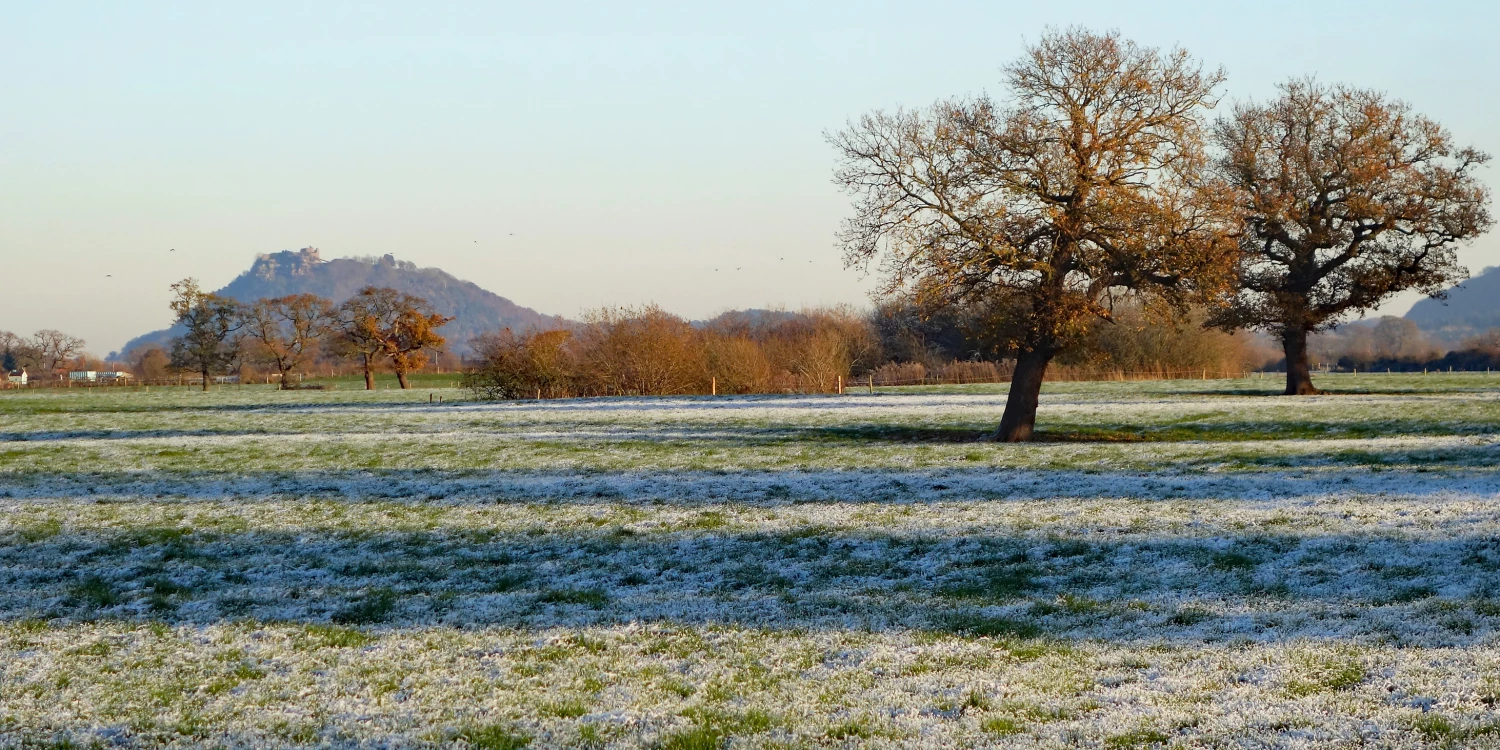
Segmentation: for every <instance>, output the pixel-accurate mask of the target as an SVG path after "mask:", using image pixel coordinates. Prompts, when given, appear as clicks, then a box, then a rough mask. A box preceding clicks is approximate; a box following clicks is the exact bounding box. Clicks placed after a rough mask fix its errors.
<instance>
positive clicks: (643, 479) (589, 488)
mask: <svg viewBox="0 0 1500 750" xmlns="http://www.w3.org/2000/svg"><path fill="white" fill-rule="evenodd" d="M1497 452H1500V446H1493V447H1490V448H1487V449H1486V450H1485V451H1483V452H1480V453H1474V452H1460V453H1457V454H1455V455H1453V456H1448V457H1447V460H1449V461H1452V462H1461V463H1458V464H1457V465H1455V466H1451V467H1449V468H1447V469H1443V468H1442V463H1443V457H1442V456H1441V455H1440V454H1438V453H1435V452H1431V451H1427V452H1422V453H1419V454H1406V455H1399V456H1398V455H1397V454H1396V453H1394V452H1386V453H1374V454H1372V453H1369V452H1365V451H1360V452H1358V455H1356V456H1354V457H1352V458H1351V459H1350V463H1354V464H1357V465H1355V466H1351V467H1347V468H1346V467H1339V466H1337V465H1336V464H1335V463H1333V461H1332V460H1325V461H1324V463H1322V464H1321V465H1319V466H1316V467H1313V470H1311V471H1309V470H1307V468H1308V467H1305V466H1298V465H1291V466H1288V467H1286V470H1285V471H1277V470H1270V471H1234V472H1226V471H1217V470H1215V471H1201V470H1195V469H1194V468H1193V467H1191V466H1187V467H1177V468H1172V467H1164V469H1162V470H1156V471H1128V470H1098V471H1087V470H1075V469H1060V470H1049V469H1008V468H991V467H984V466H977V467H972V468H969V467H943V468H919V469H890V468H876V467H862V468H853V469H810V470H800V469H786V470H734V471H723V470H663V469H641V470H636V471H591V470H582V471H572V470H560V471H559V470H514V471H508V470H503V469H474V470H458V471H448V470H435V469H369V470H341V471H316V470H314V471H281V472H278V471H253V472H244V471H238V472H237V471H188V472H165V471H150V472H89V473H84V472H34V473H29V474H27V473H9V474H0V500H4V499H7V498H8V499H10V500H9V502H11V503H15V502H25V501H26V500H27V499H28V498H37V499H44V500H47V501H57V500H68V499H78V500H87V501H95V500H101V501H102V500H116V501H120V502H133V501H135V500H136V499H139V498H163V499H166V500H169V501H171V502H183V501H188V502H205V503H215V504H217V503H224V504H230V505H233V504H235V503H239V502H244V501H255V500H257V499H279V498H296V499H305V500H321V501H331V502H346V503H364V502H403V503H430V504H439V505H444V504H462V505H488V504H508V503H520V504H530V503H537V502H552V503H570V504H620V503H624V504H669V505H675V506H683V507H694V506H704V505H716V504H720V503H724V502H735V503H745V504H757V505H785V504H794V503H801V502H835V503H860V504H898V505H899V504H909V503H926V502H947V501H963V500H1012V501H1023V500H1049V499H1069V498H1086V499H1097V498H1124V499H1132V500H1145V501H1150V500H1188V499H1193V500H1224V499H1231V500H1232V499H1240V498H1255V499H1260V500H1270V499H1302V500H1305V501H1308V502H1315V501H1317V500H1319V499H1321V498H1326V497H1328V496H1329V495H1361V496H1369V495H1375V496H1390V497H1393V498H1396V499H1397V500H1398V501H1401V502H1406V501H1408V500H1409V499H1411V498H1422V497H1431V496H1447V495H1452V494H1469V495H1475V496H1479V497H1489V496H1493V495H1496V494H1500V461H1495V460H1494V458H1495V454H1496V453H1497ZM986 456H987V454H985V453H982V452H976V453H974V454H972V457H973V458H974V459H975V460H984V459H985V458H986ZM1321 458H1323V459H1331V458H1332V457H1326V456H1325V457H1321ZM1224 460H1225V457H1224V456H1219V455H1215V456H1213V457H1212V461H1213V462H1214V463H1215V464H1220V463H1222V462H1223V461H1224ZM1268 467H1269V468H1273V469H1274V468H1275V465H1274V464H1269V463H1268ZM1403 469H1404V470H1403Z"/></svg>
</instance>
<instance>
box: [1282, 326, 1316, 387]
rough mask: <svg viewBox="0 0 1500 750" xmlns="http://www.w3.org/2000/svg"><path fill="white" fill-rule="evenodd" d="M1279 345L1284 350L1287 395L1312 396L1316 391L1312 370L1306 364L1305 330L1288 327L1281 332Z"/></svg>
mask: <svg viewBox="0 0 1500 750" xmlns="http://www.w3.org/2000/svg"><path fill="white" fill-rule="evenodd" d="M1281 346H1282V349H1283V350H1284V351H1285V352H1286V391H1285V394H1286V395H1288V396H1312V395H1315V394H1317V393H1318V389H1317V388H1314V387H1313V384H1312V372H1311V369H1310V368H1309V367H1308V366H1307V331H1304V330H1302V329H1301V328H1288V329H1287V330H1286V331H1284V332H1283V333H1282V334H1281Z"/></svg>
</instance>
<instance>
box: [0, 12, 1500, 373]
mask: <svg viewBox="0 0 1500 750" xmlns="http://www.w3.org/2000/svg"><path fill="white" fill-rule="evenodd" d="M433 6H439V7H438V8H437V9H434V7H433ZM1496 8H1497V6H1496V5H1495V4H1491V3H1482V4H1481V3H1459V2H1449V3H1442V2H1428V3H1379V2H1326V1H1320V2H1307V1H1306V0H1303V1H1301V2H1285V3H1279V2H1257V3H1234V4H1223V5H1219V4H1214V3H1205V2H1197V3H1168V2H1159V3H1152V2H1132V3H1102V2H1074V3H1062V4H1040V3H1024V4H1023V3H1001V2H988V3H981V2H974V3H959V2H947V3H945V2H923V3H910V2H907V3H871V2H864V3H831V2H830V3H772V2H758V3H745V4H743V5H742V6H740V8H739V9H734V8H725V7H720V4H714V3H702V2H698V3H635V4H632V5H631V6H630V7H628V8H625V7H621V4H615V3H584V2H579V3H548V4H541V3H526V4H509V3H497V2H485V3H472V4H464V3H443V4H432V3H400V4H397V3H381V2H370V1H364V2H347V3H334V2H319V3H274V2H262V3H255V4H243V3H242V4H234V5H231V4H226V3H186V2H184V3H178V4H167V3H147V2H131V3H119V4H104V3H35V2H26V3H12V2H0V269H3V277H4V279H5V284H4V291H3V292H0V299H3V300H4V304H3V307H0V328H6V329H11V330H15V331H17V332H21V333H29V332H31V331H33V330H35V329H37V328H42V327H55V328H61V329H64V330H67V331H70V332H74V333H76V334H78V335H82V336H84V337H85V338H86V339H88V341H89V348H90V349H91V350H93V351H95V352H97V353H106V352H108V351H110V350H111V349H113V348H116V347H118V346H119V345H120V344H122V343H123V342H124V341H125V340H126V339H127V338H129V337H131V336H133V335H135V334H138V333H141V332H144V331H146V330H150V329H153V328H157V327H161V326H163V325H165V324H166V323H167V322H168V320H169V315H168V313H167V310H166V301H167V296H168V292H167V285H168V284H170V283H171V282H173V281H175V280H177V279H180V278H182V277H184V276H189V275H191V276H196V277H198V278H200V279H201V280H202V281H203V282H205V283H206V284H207V285H208V286H210V287H217V286H219V285H222V284H224V283H226V282H228V281H229V280H230V279H231V278H233V277H234V276H235V275H236V274H238V273H239V272H240V271H242V270H244V269H245V268H246V267H248V265H249V264H250V262H251V261H252V260H253V258H254V256H255V254H256V253H261V252H271V251H275V250H284V249H293V248H297V247H302V246H307V245H312V246H316V247H319V248H321V249H322V250H323V253H324V257H337V256H344V255H379V254H384V253H394V254H395V255H396V256H397V257H399V258H402V259H405V260H410V261H413V262H415V263H417V264H418V265H423V266H439V267H442V268H444V269H446V270H448V271H450V272H452V273H454V274H455V275H457V276H459V277H461V278H465V279H469V280H472V281H475V282H477V283H479V284H480V285H482V286H484V287H486V288H489V289H491V290H493V291H495V292H497V293H499V294H502V295H504V296H507V297H510V298H511V299H513V300H515V301H516V302H518V303H520V304H523V305H527V306H530V307H534V308H536V309H538V310H541V311H543V312H546V313H557V314H563V315H569V316H572V315H577V314H578V313H579V312H580V311H581V310H583V309H587V308H591V307H596V306H599V305H603V304H635V303H641V302H646V301H655V302H659V303H661V304H662V305H664V306H665V307H667V308H669V309H671V310H674V311H676V312H679V313H681V314H684V315H688V316H690V317H704V316H707V315H711V314H714V313H716V312H719V311H721V310H724V309H727V308H736V307H749V306H767V305H784V306H788V307H798V306H802V305H808V304H819V303H835V302H853V303H859V304H864V303H865V302H866V301H867V292H868V290H869V289H870V288H871V287H872V283H871V279H868V278H862V277H861V275H860V274H859V273H858V272H855V271H846V270H843V268H842V263H841V259H840V256H839V253H838V251H837V249H836V248H835V247H834V242H833V235H834V232H835V231H836V229H837V226H838V221H839V219H840V217H841V216H843V215H844V213H845V212H846V210H847V207H848V201H847V199H846V198H845V197H844V196H842V195H841V194H840V193H838V192H837V190H836V189H835V188H834V187H833V186H832V184H831V183H830V180H829V177H830V174H831V170H832V167H833V163H834V157H833V153H832V151H831V150H830V149H829V148H828V146H827V145H826V144H825V142H824V140H823V132H824V131H825V130H829V129H837V128H838V127H840V126H841V125H842V124H843V123H844V122H845V121H846V120H847V119H848V118H850V117H854V116H857V115H859V114H861V113H863V112H865V111H867V110H870V109H874V108H882V107H893V106H897V105H903V104H905V105H923V104H926V103H929V102H931V101H932V100H934V99H936V98H939V97H945V96H950V95H961V94H975V93H981V92H984V91H989V92H991V93H997V94H998V93H1000V90H999V87H998V79H999V74H998V70H999V68H1000V66H1002V65H1003V64H1005V63H1006V62H1008V61H1010V60H1012V59H1013V58H1014V57H1015V56H1016V55H1017V54H1018V52H1019V50H1020V48H1021V45H1022V44H1023V43H1024V42H1025V40H1027V39H1035V38H1036V37H1037V36H1038V35H1039V34H1041V33H1042V32H1043V30H1044V29H1045V28H1046V27H1047V26H1048V25H1068V24H1083V25H1087V26H1091V27H1094V28H1099V29H1104V28H1118V29H1120V30H1121V31H1122V32H1124V33H1125V34H1126V35H1127V36H1129V37H1131V38H1134V39H1136V40H1138V41H1140V42H1143V43H1147V44H1151V45H1157V46H1170V45H1172V44H1181V45H1182V46H1184V47H1186V48H1187V49H1189V50H1190V51H1192V52H1193V53H1194V54H1195V55H1197V56H1198V57H1199V58H1201V59H1202V60H1204V61H1205V62H1207V63H1209V64H1210V65H1222V66H1224V67H1225V69H1226V71H1227V73H1228V75H1229V80H1228V84H1227V86H1226V88H1225V91H1226V93H1227V94H1228V95H1230V96H1231V97H1240V98H1243V97H1261V96H1265V95H1267V94H1268V93H1269V92H1271V90H1272V87H1273V86H1274V84H1275V83H1277V82H1279V81H1282V80H1285V79H1287V78H1289V77H1292V76H1302V75H1307V74H1317V75H1318V76H1319V77H1320V78H1322V79H1323V80H1326V81H1342V82H1349V83H1353V84H1357V85H1361V86H1368V87H1374V88H1379V89H1382V90H1385V91H1388V92H1390V93H1391V94H1393V95H1396V96H1399V97H1401V98H1404V99H1407V100H1409V101H1411V102H1412V103H1413V104H1415V105H1416V106H1417V108H1418V109H1419V110H1421V111H1422V112H1425V113H1427V114H1429V115H1432V116H1434V117H1436V118H1438V119H1439V120H1440V121H1442V122H1443V123H1445V124H1446V125H1448V126H1449V127H1450V128H1451V129H1452V130H1453V132H1454V134H1455V135H1456V136H1457V138H1458V140H1460V141H1461V142H1465V143H1473V144H1475V145H1478V146H1480V147H1481V148H1484V149H1486V150H1489V151H1492V152H1500V96H1497V93H1496V91H1497V88H1496V78H1497V75H1500V53H1497V50H1496V47H1497V41H1496V39H1495V35H1496V32H1497V30H1500V11H1497V9H1496ZM1485 177H1486V179H1487V180H1488V181H1489V182H1490V183H1491V184H1500V167H1491V168H1489V169H1488V170H1486V174H1485ZM168 248H176V249H177V252H175V253H168V252H167V251H168ZM1463 257H1464V259H1465V260H1466V261H1467V262H1468V263H1469V264H1470V266H1471V268H1472V269H1473V270H1474V271H1476V272H1477V271H1478V270H1479V269H1480V268H1482V267H1484V266H1486V265H1492V264H1500V241H1497V240H1496V239H1495V238H1494V237H1487V238H1485V239H1483V240H1481V241H1480V242H1479V243H1478V244H1476V245H1475V246H1474V247H1473V248H1471V249H1469V250H1466V251H1464V252H1463ZM782 258H785V260H782ZM736 268H739V269H740V270H734V269H736ZM715 269H718V270H717V271H716V270H715ZM106 274H110V275H112V276H113V278H105V275H106ZM1411 301H1412V300H1411V299H1410V298H1404V299H1402V300H1400V301H1398V302H1396V303H1394V304H1392V305H1389V306H1387V308H1386V309H1387V310H1389V311H1393V312H1398V313H1399V312H1402V311H1404V310H1405V308H1406V307H1407V306H1409V305H1410V303H1411Z"/></svg>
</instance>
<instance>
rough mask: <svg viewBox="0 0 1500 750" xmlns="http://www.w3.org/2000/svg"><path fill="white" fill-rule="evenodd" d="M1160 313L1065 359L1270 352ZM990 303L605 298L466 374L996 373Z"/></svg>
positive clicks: (585, 381) (1117, 361)
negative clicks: (634, 301)
mask: <svg viewBox="0 0 1500 750" xmlns="http://www.w3.org/2000/svg"><path fill="white" fill-rule="evenodd" d="M1198 323H1201V314H1200V316H1199V319H1198V320H1197V321H1194V320H1188V321H1182V322H1179V321H1172V320H1160V319H1156V318H1154V317H1153V316H1152V315H1151V314H1150V313H1149V312H1148V311H1146V310H1143V309H1139V308H1131V309H1126V307H1125V306H1122V307H1121V308H1120V310H1118V314H1117V316H1116V319H1115V322H1113V323H1110V324H1106V323H1104V322H1102V321H1098V322H1095V323H1093V324H1092V329H1091V330H1090V331H1089V333H1088V334H1087V335H1086V336H1085V337H1084V340H1083V341H1082V342H1081V343H1080V345H1079V346H1077V347H1074V348H1073V349H1072V350H1070V351H1069V352H1068V354H1067V356H1065V357H1063V358H1062V359H1061V360H1060V361H1061V364H1063V365H1065V366H1067V367H1068V368H1069V372H1068V374H1069V375H1070V376H1073V377H1112V376H1115V375H1129V376H1139V375H1156V376H1165V375H1169V374H1170V373H1174V372H1175V373H1183V372H1187V371H1191V372H1193V373H1199V372H1213V373H1215V374H1219V375H1221V374H1227V373H1241V372H1244V371H1245V370H1246V369H1248V368H1249V367H1251V366H1252V363H1258V362H1260V361H1263V360H1264V359H1266V357H1267V355H1268V353H1267V352H1266V351H1265V350H1264V349H1263V348H1258V347H1257V345H1256V342H1255V340H1254V339H1253V338H1252V337H1250V336H1249V335H1246V334H1240V335H1231V334H1228V333H1225V332H1222V331H1218V330H1214V329H1209V328H1205V327H1203V326H1202V325H1200V324H1198ZM991 329H992V326H991V325H990V323H989V321H988V317H987V312H986V311H984V310H982V309H972V308H946V309H944V310H942V311H939V312H938V313H937V314H923V313H922V312H921V311H920V310H919V309H918V308H916V307H914V306H912V305H910V304H908V303H887V304H885V305H882V306H880V307H877V308H876V309H875V310H873V311H871V312H869V313H860V312H858V311H855V310H853V309H852V308H848V307H835V308H823V309H814V310H805V311H802V312H798V313H789V312H780V311H748V312H736V313H727V314H725V315H721V316H719V317H718V318H715V319H714V320H711V321H708V322H707V323H706V324H699V325H694V324H692V323H690V322H689V321H687V320H685V319H683V318H681V317H678V316H676V315H672V314H671V313H668V312H666V311H664V310H662V309H660V308H659V307H655V306H647V307H643V308H606V309H602V310H598V311H595V312H592V313H589V314H587V315H585V316H584V320H583V322H582V323H581V324H579V325H577V326H574V327H571V328H562V329H556V330H547V331H529V332H521V333H517V332H513V331H510V330H504V331H500V332H498V333H494V334H488V335H485V336H481V337H479V338H478V339H476V340H475V341H474V342H472V343H473V349H474V356H473V357H472V358H471V360H470V362H469V364H470V368H469V370H468V373H467V375H466V379H465V384H466V385H467V386H468V387H470V388H471V389H473V390H474V391H476V392H477V393H478V394H479V395H481V396H483V397H486V398H537V397H546V398H556V397H562V396H594V395H600V396H602V395H670V394H707V393H720V394H742V393H784V392H799V393H817V392H823V393H828V392H833V391H834V390H836V389H837V388H838V386H839V384H840V383H841V382H842V383H845V384H850V383H864V382H873V383H876V384H880V385H895V384H910V383H913V382H926V381H927V380H928V379H929V378H931V379H947V380H960V381H967V382H983V381H996V380H1000V379H1004V378H1007V377H1009V376H1010V375H1011V374H1012V373H1013V370H1014V366H1013V360H1012V359H1011V358H1010V353H1009V352H1008V351H1006V350H1005V349H1004V348H1003V346H1002V345H1001V344H1000V343H999V342H996V341H994V340H992V339H989V338H987V334H988V332H989V331H990V330H991Z"/></svg>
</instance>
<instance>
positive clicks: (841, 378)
mask: <svg viewBox="0 0 1500 750" xmlns="http://www.w3.org/2000/svg"><path fill="white" fill-rule="evenodd" d="M838 377H839V395H840V396H842V395H844V376H843V375H840V376H838Z"/></svg>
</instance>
